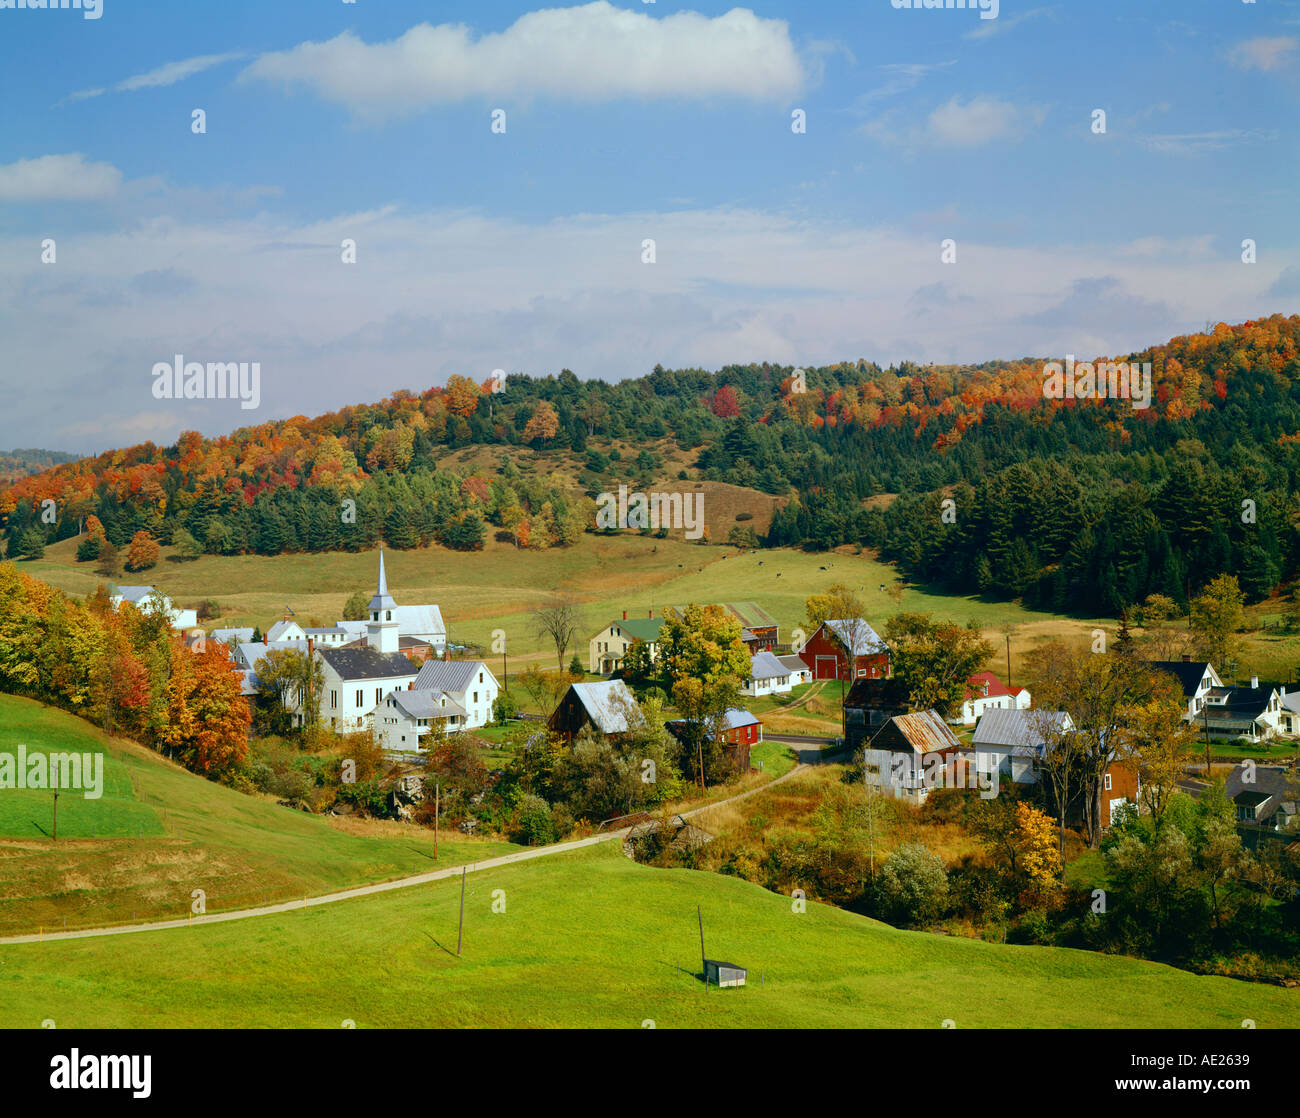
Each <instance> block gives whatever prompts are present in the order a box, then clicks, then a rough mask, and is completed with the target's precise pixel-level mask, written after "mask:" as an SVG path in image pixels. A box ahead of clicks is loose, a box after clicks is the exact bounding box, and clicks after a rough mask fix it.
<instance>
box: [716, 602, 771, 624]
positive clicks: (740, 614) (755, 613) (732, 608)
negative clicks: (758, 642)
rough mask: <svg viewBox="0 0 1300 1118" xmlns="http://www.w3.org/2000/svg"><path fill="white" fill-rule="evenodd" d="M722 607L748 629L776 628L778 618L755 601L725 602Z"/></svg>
mask: <svg viewBox="0 0 1300 1118" xmlns="http://www.w3.org/2000/svg"><path fill="white" fill-rule="evenodd" d="M722 608H723V609H725V610H726V611H727V612H728V613H730V614H731V615H732V616H733V617H735V618H736V620H738V621H739V622H740V623H741V625H743V626H744V627H745V628H746V629H775V628H776V627H777V623H776V618H775V617H773V616H772V615H771V614H770V613H768V612H767V610H765V609H763V608H762V607H761V606H759V605H758V604H757V603H755V602H723V603H722Z"/></svg>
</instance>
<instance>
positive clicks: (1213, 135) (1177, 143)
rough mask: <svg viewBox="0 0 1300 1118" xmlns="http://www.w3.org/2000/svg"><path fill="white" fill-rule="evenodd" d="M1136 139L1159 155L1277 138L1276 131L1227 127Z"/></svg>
mask: <svg viewBox="0 0 1300 1118" xmlns="http://www.w3.org/2000/svg"><path fill="white" fill-rule="evenodd" d="M1137 139H1138V143H1140V144H1142V146H1143V147H1145V148H1147V149H1148V150H1149V151H1154V152H1158V153H1160V154H1161V155H1203V154H1205V153H1206V152H1211V151H1225V150H1227V149H1228V148H1231V147H1236V146H1237V145H1238V144H1245V143H1259V142H1263V143H1269V142H1272V141H1274V140H1276V139H1277V133H1276V132H1273V131H1269V130H1247V129H1244V128H1228V129H1224V130H1223V131H1219V132H1183V133H1180V134H1175V135H1151V136H1139V137H1138V138H1137Z"/></svg>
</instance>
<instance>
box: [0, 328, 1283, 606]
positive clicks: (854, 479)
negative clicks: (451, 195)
mask: <svg viewBox="0 0 1300 1118" xmlns="http://www.w3.org/2000/svg"><path fill="white" fill-rule="evenodd" d="M1298 346H1300V316H1291V317H1283V316H1281V315H1277V316H1273V317H1272V318H1268V319H1264V320H1260V321H1251V322H1245V323H1240V324H1237V325H1233V326H1228V325H1223V324H1220V325H1219V326H1217V327H1215V329H1214V330H1213V331H1212V332H1210V333H1207V334H1194V335H1185V336H1182V337H1178V338H1174V339H1171V340H1170V341H1169V342H1167V343H1165V344H1162V345H1156V346H1152V347H1150V348H1148V349H1146V350H1143V351H1141V352H1139V353H1134V354H1128V355H1119V356H1118V357H1117V360H1123V361H1132V362H1135V363H1138V364H1139V365H1145V364H1149V365H1150V366H1151V373H1150V382H1149V383H1148V384H1147V386H1146V387H1147V388H1149V390H1150V399H1149V401H1147V403H1149V406H1138V407H1135V406H1134V404H1135V403H1141V401H1135V400H1132V399H1129V398H1109V397H1106V396H1104V395H1103V396H1095V395H1094V398H1087V399H1081V398H1067V399H1057V398H1049V396H1047V395H1045V393H1044V387H1045V381H1044V373H1043V370H1044V364H1045V362H1046V361H1049V360H1060V358H1061V355H1054V356H1053V355H1049V356H1048V357H1045V358H1032V359H1031V358H1023V359H1020V360H1016V361H1009V362H1008V361H991V362H985V363H983V364H972V365H963V366H942V367H938V366H925V367H920V366H916V365H913V364H910V363H906V362H904V363H903V364H901V365H899V366H895V367H891V368H889V369H882V368H880V367H879V366H877V365H875V364H872V363H870V362H867V361H865V360H858V361H854V362H841V363H837V364H834V365H829V366H824V367H819V368H816V369H808V370H795V369H793V368H790V367H786V366H774V365H771V364H767V363H764V364H761V365H760V364H751V365H729V366H725V367H724V368H722V369H720V370H718V371H717V372H716V373H710V372H706V371H704V370H700V369H685V370H666V369H663V368H661V367H659V366H656V367H655V369H654V370H653V371H652V372H651V373H650V374H648V375H647V376H645V377H641V378H636V379H633V380H628V381H622V382H619V383H617V384H613V385H610V384H605V383H604V382H601V381H583V380H580V379H579V378H578V377H577V376H575V375H574V374H573V373H572V372H569V371H568V370H564V371H562V372H561V373H560V374H559V376H550V377H543V378H531V377H526V376H522V375H518V376H510V377H508V378H506V380H505V381H504V383H503V384H501V385H499V386H491V385H489V386H486V387H485V386H479V385H477V384H475V383H474V382H472V381H469V380H467V379H465V378H463V377H453V378H451V380H450V381H449V382H448V384H447V385H446V386H441V387H434V388H430V389H428V390H427V391H425V392H424V393H422V394H420V395H415V394H413V393H410V392H399V393H396V394H394V395H393V396H392V397H390V398H388V399H386V400H383V401H380V402H378V403H373V404H365V405H358V406H356V407H350V408H345V409H343V410H341V411H339V412H333V413H329V414H326V415H322V416H317V417H314V418H308V417H305V416H298V417H294V418H292V419H288V420H279V421H274V422H269V423H265V424H262V425H260V426H257V427H249V428H243V429H240V430H238V431H235V432H233V433H232V434H230V435H228V436H223V437H220V438H214V439H208V438H204V437H202V436H201V435H199V434H197V433H195V432H186V433H184V434H182V435H181V437H180V438H179V439H178V440H177V443H176V445H174V446H169V447H159V446H156V445H154V444H152V443H144V444H141V445H138V446H135V447H130V448H125V449H122V450H117V451H113V452H108V453H105V454H102V455H100V456H98V457H96V458H93V459H84V460H82V461H79V462H75V463H72V464H69V465H63V466H57V467H55V468H53V469H51V470H47V471H45V472H44V473H42V474H40V475H38V476H35V477H28V478H22V479H20V480H18V481H17V482H15V483H14V484H12V485H10V486H8V487H7V488H5V489H4V490H3V491H0V517H3V518H4V533H5V537H6V548H7V553H8V554H9V556H10V557H13V556H16V555H22V554H35V553H36V552H37V551H38V550H39V547H40V545H41V544H42V543H44V544H46V545H48V544H50V543H53V542H56V541H58V540H63V539H68V538H72V537H74V536H76V535H77V533H78V531H79V530H80V529H81V528H82V526H83V523H84V524H85V525H86V529H85V531H86V537H85V540H84V542H85V544H86V552H85V554H84V556H83V558H84V559H85V560H86V562H87V563H88V564H89V563H90V561H91V560H92V559H95V558H97V557H99V553H100V551H101V550H102V545H103V544H104V543H107V544H109V545H111V548H112V549H116V550H121V549H123V548H124V547H125V546H126V545H127V544H128V543H129V542H130V540H131V539H132V537H133V536H135V535H136V534H137V533H140V532H144V533H146V534H148V535H150V536H152V537H153V538H155V539H157V540H158V541H159V542H161V543H163V544H165V545H171V544H176V545H178V546H180V547H182V548H183V549H184V550H187V551H188V552H189V553H195V554H197V553H207V554H216V555H249V554H260V555H268V556H270V555H279V554H283V553H303V552H323V551H331V550H347V551H357V550H364V549H366V548H370V547H373V546H375V545H376V544H377V543H378V542H379V541H380V540H383V541H384V542H386V543H387V545H388V546H389V547H392V548H397V549H411V548H417V547H423V546H427V545H428V544H429V543H431V542H436V543H439V544H441V545H443V546H445V547H448V548H450V549H453V550H458V551H477V550H481V549H482V548H483V547H484V545H485V542H487V541H488V540H489V539H490V538H496V537H497V536H501V537H504V538H506V539H509V540H511V541H512V542H513V543H517V544H520V545H521V546H527V547H528V548H530V549H531V550H543V551H544V550H550V549H557V550H563V549H566V548H571V547H573V546H574V545H575V544H576V543H577V542H578V540H579V539H580V538H581V537H582V535H583V533H584V532H590V531H592V530H593V529H594V528H595V526H596V525H595V515H594V513H595V506H594V504H593V501H594V500H595V499H596V498H598V497H599V495H600V494H601V493H603V492H611V491H616V490H617V489H618V487H619V486H620V485H626V486H627V487H628V488H629V489H630V490H634V491H635V490H638V489H640V490H646V489H651V488H653V489H657V490H668V491H672V490H677V489H679V487H686V486H689V487H694V486H695V485H696V484H697V483H701V482H703V483H717V484H720V485H727V486H730V487H732V488H731V489H729V490H726V491H725V492H724V491H721V490H718V491H715V493H714V495H713V497H714V505H713V507H712V509H708V510H706V524H705V526H706V527H707V530H708V533H709V536H708V538H709V539H710V540H711V541H712V542H715V543H719V542H726V541H727V540H729V539H734V540H735V541H736V542H737V543H743V542H747V543H749V544H751V545H753V544H754V543H757V542H762V543H763V544H764V545H766V546H798V547H801V548H804V549H809V550H816V551H824V550H828V549H831V548H835V547H839V546H842V545H845V544H855V545H865V546H868V547H872V548H875V549H877V550H878V551H879V553H880V554H881V555H882V556H883V557H884V558H886V559H888V560H891V561H894V562H896V563H897V564H898V565H899V567H900V569H901V570H902V571H903V572H904V573H905V574H906V575H908V576H909V577H910V578H913V579H914V580H917V581H923V582H933V583H942V584H943V585H945V586H947V587H949V588H950V589H952V590H954V591H956V592H959V593H963V594H973V593H984V594H988V595H991V596H993V597H997V598H1002V599H1008V600H1010V599H1016V598H1020V599H1022V600H1024V601H1025V602H1026V603H1027V604H1029V605H1031V606H1033V607H1035V608H1038V609H1042V610H1046V611H1050V612H1057V613H1060V612H1074V613H1080V614H1099V613H1100V614H1106V615H1109V616H1116V615H1118V613H1119V612H1120V610H1121V609H1122V608H1124V607H1126V606H1129V605H1132V604H1133V603H1136V602H1140V601H1142V600H1143V599H1145V597H1147V596H1148V595H1150V594H1153V593H1159V594H1162V595H1164V596H1167V597H1169V598H1171V599H1172V600H1174V601H1175V603H1177V604H1178V605H1180V606H1184V607H1185V606H1186V603H1187V599H1188V597H1189V596H1190V595H1192V594H1194V593H1195V592H1196V591H1197V590H1199V589H1200V588H1201V587H1203V586H1204V585H1205V584H1206V582H1208V581H1209V579H1210V578H1212V577H1214V576H1215V575H1217V574H1220V573H1223V572H1227V573H1230V574H1233V575H1235V576H1237V577H1238V578H1239V580H1240V582H1241V585H1242V587H1243V589H1244V590H1245V591H1246V593H1247V595H1248V598H1249V600H1251V601H1252V602H1257V601H1261V600H1263V599H1265V598H1267V597H1268V596H1269V595H1270V594H1271V593H1272V592H1274V591H1275V590H1276V589H1277V588H1278V587H1279V586H1280V585H1283V584H1285V583H1288V582H1289V581H1290V580H1291V579H1292V578H1294V576H1295V575H1296V574H1297V572H1298V571H1300V532H1298V531H1297V527H1296V503H1295V493H1294V492H1293V489H1294V485H1293V481H1292V479H1293V478H1294V477H1295V476H1297V473H1300V357H1298V356H1297V355H1298V354H1300V348H1298ZM796 374H798V375H796ZM493 387H499V389H500V390H499V391H492V390H491V389H492V388H493ZM1094 389H1095V386H1094ZM742 496H743V500H742ZM885 497H892V498H895V499H893V500H892V501H888V502H887V501H885V500H882V499H881V498H885ZM944 497H948V498H951V499H952V500H953V501H954V502H955V505H954V510H953V511H954V512H955V518H945V517H943V516H942V512H943V509H942V507H941V505H940V500H941V499H942V498H944ZM47 499H50V500H54V501H55V502H56V509H57V520H56V523H54V524H52V525H50V524H46V523H44V522H43V521H42V520H41V519H40V517H39V510H40V508H41V502H42V501H44V500H47ZM1243 500H1250V501H1251V502H1252V506H1251V508H1250V510H1249V516H1248V517H1247V516H1243V505H1242V502H1243ZM347 502H352V506H351V507H349V506H348V504H347ZM742 513H743V514H745V515H746V516H747V517H748V519H745V520H738V519H737V517H738V516H740V515H741V514H742ZM92 516H93V517H94V518H95V520H94V521H93V522H92V521H91V520H90V519H89V518H90V517H92ZM679 533H680V530H679V529H676V528H674V529H673V531H672V532H671V533H670V534H673V535H677V534H679Z"/></svg>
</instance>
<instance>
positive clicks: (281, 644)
mask: <svg viewBox="0 0 1300 1118" xmlns="http://www.w3.org/2000/svg"><path fill="white" fill-rule="evenodd" d="M288 649H292V650H293V651H294V652H306V651H307V642H306V641H256V642H254V641H241V642H240V643H239V644H237V645H235V655H236V656H238V657H239V658H240V659H241V660H243V661H244V663H246V664H248V665H250V666H251V667H254V668H255V667H257V662H258V661H259V660H261V659H262V657H264V656H265V655H266V654H267V653H268V652H284V651H286V650H288Z"/></svg>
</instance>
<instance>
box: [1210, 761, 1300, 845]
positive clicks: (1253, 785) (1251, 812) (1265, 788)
mask: <svg viewBox="0 0 1300 1118" xmlns="http://www.w3.org/2000/svg"><path fill="white" fill-rule="evenodd" d="M1223 794H1224V795H1225V796H1227V798H1228V799H1230V800H1231V801H1232V802H1233V805H1234V806H1235V807H1236V810H1237V822H1238V823H1239V824H1240V825H1242V826H1243V827H1258V828H1260V829H1262V830H1267V831H1276V832H1289V831H1291V830H1292V829H1295V828H1297V827H1300V773H1294V772H1291V771H1289V770H1287V769H1284V768H1282V767H1281V766H1277V765H1256V766H1254V768H1253V770H1252V769H1248V768H1247V767H1246V766H1245V765H1235V766H1234V767H1233V770H1232V772H1230V773H1229V774H1228V779H1227V781H1226V782H1225V784H1224V788H1223Z"/></svg>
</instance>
